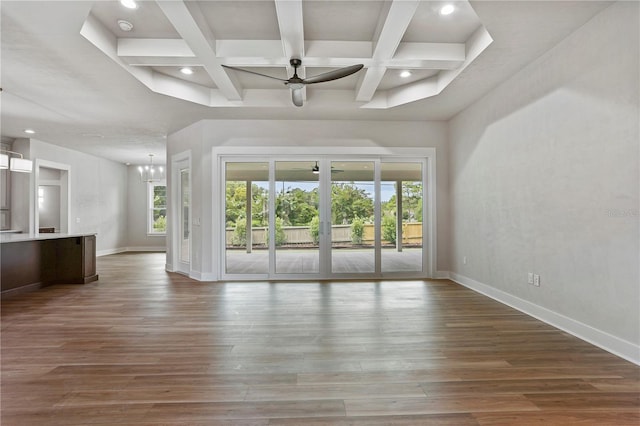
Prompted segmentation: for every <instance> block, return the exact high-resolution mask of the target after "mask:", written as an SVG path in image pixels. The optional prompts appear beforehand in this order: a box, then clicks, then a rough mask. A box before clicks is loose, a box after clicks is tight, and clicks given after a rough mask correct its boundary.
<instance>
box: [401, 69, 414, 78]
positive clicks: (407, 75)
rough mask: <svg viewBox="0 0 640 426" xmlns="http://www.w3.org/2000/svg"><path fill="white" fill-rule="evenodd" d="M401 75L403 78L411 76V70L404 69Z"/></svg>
mask: <svg viewBox="0 0 640 426" xmlns="http://www.w3.org/2000/svg"><path fill="white" fill-rule="evenodd" d="M400 77H402V78H407V77H411V71H407V70H404V71H402V72H401V73H400Z"/></svg>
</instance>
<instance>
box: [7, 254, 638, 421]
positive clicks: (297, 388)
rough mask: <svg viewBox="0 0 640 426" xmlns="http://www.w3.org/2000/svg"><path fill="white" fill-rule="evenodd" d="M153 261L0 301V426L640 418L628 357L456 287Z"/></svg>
mask: <svg viewBox="0 0 640 426" xmlns="http://www.w3.org/2000/svg"><path fill="white" fill-rule="evenodd" d="M164 261H165V260H164V255H163V254H153V253H132V254H121V255H113V256H106V257H101V258H99V259H98V274H99V275H100V280H99V281H97V282H94V283H90V284H86V285H57V286H52V287H48V288H45V289H41V290H39V291H36V292H32V293H27V294H21V295H16V296H12V297H9V298H5V299H3V300H2V318H1V319H2V324H1V326H2V330H1V343H2V347H1V355H2V361H1V362H2V376H1V379H2V383H1V398H2V400H1V408H2V412H1V423H2V426H12V425H16V426H26V425H39V426H41V425H65V426H67V425H234V426H243V425H312V426H319V425H398V426H400V425H455V426H462V425H530V424H536V425H537V424H546V425H638V424H640V401H639V395H640V368H639V367H638V366H635V365H633V364H631V363H629V362H627V361H624V360H622V359H620V358H617V357H616V356H614V355H611V354H609V353H607V352H605V351H603V350H601V349H598V348H596V347H594V346H592V345H590V344H588V343H586V342H583V341H581V340H579V339H577V338H575V337H572V336H570V335H568V334H566V333H564V332H562V331H559V330H557V329H554V328H553V327H550V326H548V325H546V324H544V323H542V322H540V321H537V320H535V319H533V318H530V317H528V316H526V315H524V314H521V313H519V312H517V311H515V310H513V309H511V308H509V307H506V306H504V305H501V304H500V303H497V302H495V301H493V300H491V299H488V298H486V297H484V296H481V295H479V294H476V293H474V292H472V291H470V290H467V289H465V288H463V287H461V286H459V285H457V284H455V283H452V282H450V281H446V280H442V281H385V282H363V281H358V282H324V283H318V282H302V283H291V282H287V283H226V284H225V283H202V282H196V281H192V280H189V279H188V278H185V277H182V276H180V275H176V274H168V273H166V272H165V271H164V270H163V268H164Z"/></svg>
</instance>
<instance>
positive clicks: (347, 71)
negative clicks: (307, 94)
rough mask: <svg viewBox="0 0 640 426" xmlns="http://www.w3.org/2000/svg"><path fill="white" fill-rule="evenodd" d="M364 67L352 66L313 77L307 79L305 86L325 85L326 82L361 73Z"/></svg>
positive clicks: (360, 65)
mask: <svg viewBox="0 0 640 426" xmlns="http://www.w3.org/2000/svg"><path fill="white" fill-rule="evenodd" d="M362 67H364V65H362V64H357V65H351V66H348V67H344V68H340V69H337V70H333V71H329V72H325V73H322V74H318V75H316V76H313V77H309V78H305V79H304V83H305V84H314V83H324V82H325V81H331V80H337V79H339V78H342V77H346V76H349V75H351V74H353V73H356V72H358V71H360V70H361V69H362Z"/></svg>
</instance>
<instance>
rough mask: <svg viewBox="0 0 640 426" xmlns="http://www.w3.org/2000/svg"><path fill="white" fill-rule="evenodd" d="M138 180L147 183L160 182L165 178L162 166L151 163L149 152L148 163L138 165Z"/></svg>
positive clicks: (151, 158) (151, 157)
mask: <svg viewBox="0 0 640 426" xmlns="http://www.w3.org/2000/svg"><path fill="white" fill-rule="evenodd" d="M138 172H139V173H140V181H142V182H147V183H154V182H161V181H163V180H164V179H165V174H164V167H162V166H155V165H154V164H153V154H149V164H148V165H146V166H138Z"/></svg>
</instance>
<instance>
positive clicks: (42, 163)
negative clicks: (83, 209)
mask: <svg viewBox="0 0 640 426" xmlns="http://www.w3.org/2000/svg"><path fill="white" fill-rule="evenodd" d="M41 168H46V169H54V170H58V171H59V172H60V180H57V181H49V180H46V179H42V178H41V177H40V169H41ZM40 185H56V186H60V229H59V230H58V232H59V233H63V234H68V233H72V229H71V166H70V165H69V164H63V163H56V162H54V161H49V160H43V159H40V158H36V159H35V167H34V176H33V187H32V192H31V193H32V195H33V196H32V198H31V202H30V204H31V208H30V210H31V216H32V220H31V221H30V222H31V226H30V228H31V229H30V232H31V233H32V234H38V233H39V229H40V212H39V208H38V188H39V187H40Z"/></svg>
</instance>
